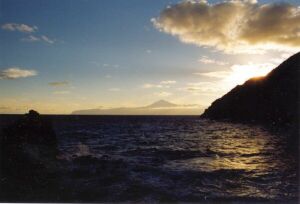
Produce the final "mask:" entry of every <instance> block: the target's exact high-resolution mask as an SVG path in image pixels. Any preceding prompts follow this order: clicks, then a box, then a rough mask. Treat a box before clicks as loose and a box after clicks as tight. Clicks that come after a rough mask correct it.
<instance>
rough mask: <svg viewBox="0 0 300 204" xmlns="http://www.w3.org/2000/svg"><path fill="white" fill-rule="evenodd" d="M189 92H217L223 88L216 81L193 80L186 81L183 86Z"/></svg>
mask: <svg viewBox="0 0 300 204" xmlns="http://www.w3.org/2000/svg"><path fill="white" fill-rule="evenodd" d="M185 89H186V90H187V91H189V92H200V93H213V94H215V93H218V92H221V91H222V90H223V89H222V87H220V86H219V85H218V84H217V83H213V82H193V83H188V84H187V87H186V88H185Z"/></svg>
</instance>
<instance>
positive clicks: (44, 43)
mask: <svg viewBox="0 0 300 204" xmlns="http://www.w3.org/2000/svg"><path fill="white" fill-rule="evenodd" d="M299 48H300V2H299V1H298V0H289V1H280V2H279V1H270V0H261V1H254V0H244V1H242V0H235V1H226V2H225V1H200V0H199V1H196V0H194V1H191V0H190V1H187V0H185V1H178V0H176V1H175V0H155V1H149V0H130V1H124V0H101V1H99V0H47V1H46V0H45V1H41V0H27V1H23V0H0V99H1V100H0V113H24V112H26V111H28V110H29V109H35V110H37V111H39V112H41V113H44V114H69V113H71V112H72V111H74V110H81V109H92V108H101V107H105V108H115V107H139V106H144V105H149V104H151V103H153V102H154V101H157V100H161V99H164V100H167V101H171V102H173V103H176V104H198V105H199V106H201V107H203V108H205V107H207V106H209V105H210V103H212V102H213V101H214V100H215V99H217V98H219V97H221V96H222V95H223V94H225V93H226V92H228V91H229V90H230V89H231V88H233V87H234V86H236V85H238V84H242V83H243V82H244V81H245V80H247V79H248V78H250V77H253V76H261V75H265V74H267V73H268V72H269V71H270V70H272V69H273V68H275V67H276V66H277V65H278V64H280V63H281V62H282V61H283V60H284V59H286V58H287V57H289V56H291V55H292V54H294V53H296V52H297V51H299Z"/></svg>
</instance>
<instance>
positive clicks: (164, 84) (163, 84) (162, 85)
mask: <svg viewBox="0 0 300 204" xmlns="http://www.w3.org/2000/svg"><path fill="white" fill-rule="evenodd" d="M172 84H176V81H174V80H165V81H161V82H159V83H157V84H150V83H147V84H143V86H142V88H144V89H150V88H170V85H172Z"/></svg>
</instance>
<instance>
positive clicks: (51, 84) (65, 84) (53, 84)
mask: <svg viewBox="0 0 300 204" xmlns="http://www.w3.org/2000/svg"><path fill="white" fill-rule="evenodd" d="M48 84H49V85H50V86H55V87H59V86H67V85H69V82H68V81H54V82H50V83H48Z"/></svg>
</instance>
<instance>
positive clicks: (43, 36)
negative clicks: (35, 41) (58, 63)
mask: <svg viewBox="0 0 300 204" xmlns="http://www.w3.org/2000/svg"><path fill="white" fill-rule="evenodd" d="M41 39H42V40H43V41H44V42H47V43H49V44H53V43H54V42H55V40H52V39H50V38H48V37H47V36H45V35H42V36H41Z"/></svg>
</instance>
